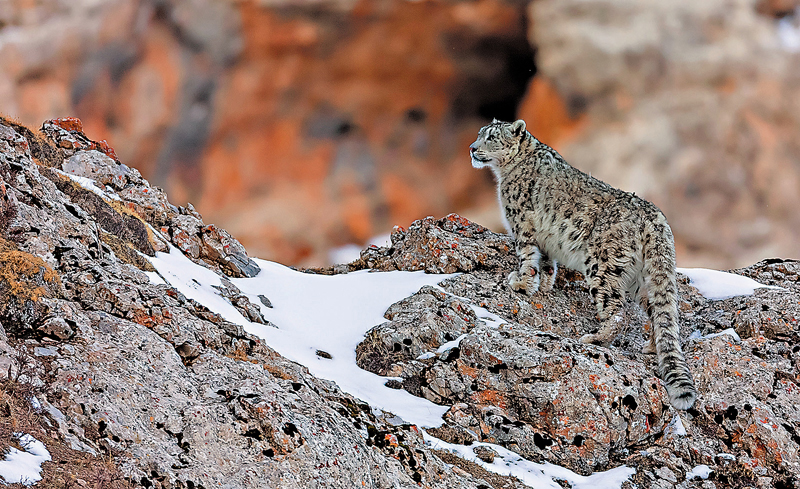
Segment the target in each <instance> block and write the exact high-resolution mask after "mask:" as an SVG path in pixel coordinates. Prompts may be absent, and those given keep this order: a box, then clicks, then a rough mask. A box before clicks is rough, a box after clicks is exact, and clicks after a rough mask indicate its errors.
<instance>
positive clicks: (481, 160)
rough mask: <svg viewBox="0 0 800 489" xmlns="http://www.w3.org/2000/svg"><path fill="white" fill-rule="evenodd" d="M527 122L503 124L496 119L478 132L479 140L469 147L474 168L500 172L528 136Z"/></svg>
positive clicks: (519, 121)
mask: <svg viewBox="0 0 800 489" xmlns="http://www.w3.org/2000/svg"><path fill="white" fill-rule="evenodd" d="M527 134H528V133H527V131H525V121H523V120H522V119H520V120H518V121H516V122H501V121H498V120H497V119H495V120H494V121H492V123H491V124H487V125H485V126H483V127H482V128H481V130H480V131H478V139H476V140H475V142H474V143H472V144H470V146H469V154H470V156H471V157H472V166H473V167H475V168H486V167H487V166H488V167H490V168H492V169H493V170H499V169H500V168H502V167H503V166H504V165H505V164H506V163H507V162H508V160H509V159H510V158H509V157H510V156H512V155H514V154H516V152H517V150H518V149H519V143H520V142H521V141H523V140H524V139H525V137H526V136H527Z"/></svg>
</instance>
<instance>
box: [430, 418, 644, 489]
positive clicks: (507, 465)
mask: <svg viewBox="0 0 800 489" xmlns="http://www.w3.org/2000/svg"><path fill="white" fill-rule="evenodd" d="M422 436H423V438H424V439H425V445H427V446H428V447H430V448H432V449H434V450H445V451H448V452H451V453H454V454H455V455H458V456H459V457H461V458H463V459H464V460H467V461H470V462H474V463H476V464H478V465H480V466H481V467H483V468H484V469H486V470H488V471H489V472H494V473H495V474H500V475H510V476H512V477H516V478H517V479H519V480H521V481H522V482H523V483H525V484H526V485H528V486H530V487H534V488H537V489H538V488H548V489H549V488H552V489H561V487H562V486H560V485H558V484H557V483H556V482H554V481H553V479H559V480H565V481H567V482H569V483H570V485H571V486H572V489H599V488H615V487H620V486H621V485H622V483H623V482H625V481H626V480H628V478H629V477H630V476H631V475H633V474H635V473H636V469H633V468H631V467H626V466H624V465H623V466H620V467H615V468H613V469H610V470H607V471H605V472H596V473H594V474H592V475H590V476H583V475H579V474H576V473H575V472H573V471H571V470H569V469H565V468H564V467H560V466H558V465H553V464H550V463H544V464H537V463H536V462H531V461H530V460H526V459H524V458H522V457H520V456H519V455H518V454H516V453H514V452H512V451H511V450H508V449H506V448H503V447H501V446H500V445H495V444H492V443H483V442H475V443H473V444H472V445H470V446H466V445H456V444H453V443H447V442H446V441H442V440H440V439H438V438H434V437H433V436H430V435H429V434H427V433H425V432H424V431H423V433H422ZM474 447H487V448H491V449H492V450H494V451H495V452H496V453H497V455H498V456H496V457H495V458H494V460H493V461H492V462H491V463H488V462H484V461H483V460H481V459H479V458H478V456H477V455H475V452H474V451H473V450H472V449H473V448H474Z"/></svg>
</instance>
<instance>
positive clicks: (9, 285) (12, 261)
mask: <svg viewBox="0 0 800 489" xmlns="http://www.w3.org/2000/svg"><path fill="white" fill-rule="evenodd" d="M0 250H1V251H0V286H4V288H5V290H4V293H5V294H7V295H8V296H9V298H14V299H16V300H18V301H22V302H27V301H37V300H39V298H40V297H42V296H44V295H49V291H48V290H47V289H46V288H45V285H48V284H49V285H50V287H49V288H50V289H56V290H57V289H60V288H61V278H60V277H59V276H58V274H57V273H56V272H55V271H54V270H53V269H52V268H50V267H49V266H48V265H47V263H45V262H44V260H42V259H41V258H39V257H38V256H34V255H31V254H30V253H25V252H24V251H19V250H17V249H16V247H15V246H13V244H12V243H10V242H9V241H6V240H4V239H2V238H0ZM4 302H7V301H4Z"/></svg>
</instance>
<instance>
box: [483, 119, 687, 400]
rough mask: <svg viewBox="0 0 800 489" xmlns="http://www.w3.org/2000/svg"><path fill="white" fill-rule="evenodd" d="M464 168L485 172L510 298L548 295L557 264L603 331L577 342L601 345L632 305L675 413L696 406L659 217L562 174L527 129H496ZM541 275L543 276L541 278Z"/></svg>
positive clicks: (575, 173) (668, 236) (640, 203)
mask: <svg viewBox="0 0 800 489" xmlns="http://www.w3.org/2000/svg"><path fill="white" fill-rule="evenodd" d="M470 154H471V156H472V166H474V167H475V168H486V167H488V168H491V169H492V171H493V172H494V174H495V177H496V179H497V184H498V185H497V187H498V198H499V200H500V207H501V209H502V210H503V214H504V218H505V220H506V227H507V228H508V231H509V232H510V233H511V234H512V236H513V237H514V239H515V240H516V251H517V256H518V257H519V269H518V270H515V271H514V272H512V273H511V275H510V276H509V277H508V280H509V284H510V286H511V288H512V289H514V290H516V291H519V292H523V293H527V294H528V295H531V294H533V293H535V292H537V291H538V290H542V291H547V290H550V289H551V288H552V286H553V282H554V279H555V275H556V270H557V264H558V263H560V264H562V265H564V266H566V267H569V268H572V269H574V270H578V271H580V272H581V273H583V274H584V276H585V277H586V281H587V283H588V285H589V292H590V294H591V295H592V298H593V299H594V301H595V303H596V305H597V318H598V319H599V320H600V322H601V327H600V330H599V331H598V332H597V333H596V334H589V335H585V336H584V337H582V338H581V341H583V342H586V343H597V344H601V345H605V346H607V345H609V344H610V343H611V341H612V340H613V339H614V337H615V336H616V334H617V326H618V322H617V321H615V320H614V316H615V315H616V314H617V312H618V311H619V309H620V307H621V306H622V303H623V301H624V300H625V297H626V296H629V297H631V298H638V300H639V303H640V304H641V305H642V307H643V308H644V309H645V311H647V314H648V316H650V320H651V323H652V325H653V328H652V329H653V333H652V334H651V335H650V339H649V342H648V344H647V346H645V351H646V352H649V353H653V352H655V353H656V355H657V358H658V366H659V374H660V376H661V378H662V379H663V380H664V384H665V385H666V388H667V393H668V394H669V398H670V402H671V403H672V405H673V406H675V407H676V408H678V409H688V408H690V407H691V406H692V405H693V404H694V401H695V399H696V397H697V391H696V390H695V387H694V383H693V380H692V374H691V372H690V371H689V367H688V366H687V365H686V360H685V358H684V356H683V351H682V350H681V344H680V339H679V328H678V309H677V284H676V276H675V245H674V241H673V237H672V230H671V229H670V227H669V224H667V219H666V217H664V214H663V213H662V212H661V211H660V210H659V209H658V208H657V207H656V206H655V205H653V204H651V203H650V202H648V201H646V200H644V199H640V198H639V197H637V196H635V195H634V194H632V193H629V192H624V191H622V190H618V189H615V188H614V187H612V186H610V185H608V184H606V183H603V182H601V181H600V180H597V179H596V178H593V177H591V176H590V175H587V174H585V173H583V172H581V171H579V170H577V169H575V168H573V167H572V166H570V165H569V164H568V163H567V162H566V161H564V159H563V158H562V157H561V155H559V154H558V153H557V152H556V151H555V150H553V149H552V148H550V147H549V146H547V145H545V144H542V143H541V142H539V141H538V140H536V138H534V137H533V136H532V135H531V134H530V133H529V132H527V131H526V130H525V121H522V120H518V121H516V122H513V123H507V122H499V121H494V122H492V123H491V124H489V125H487V126H485V127H483V128H482V129H481V130H480V132H479V134H478V139H477V141H475V142H474V143H473V144H472V145H471V146H470ZM541 272H543V273H541Z"/></svg>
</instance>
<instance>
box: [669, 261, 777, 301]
mask: <svg viewBox="0 0 800 489" xmlns="http://www.w3.org/2000/svg"><path fill="white" fill-rule="evenodd" d="M677 271H678V272H680V273H682V274H684V275H686V276H687V277H689V280H690V282H689V283H690V284H691V285H692V286H693V287H695V288H697V290H698V291H700V293H701V294H702V295H703V297H705V298H706V299H711V300H722V299H729V298H731V297H736V296H738V295H752V294H753V292H755V290H756V289H775V290H786V289H784V288H783V287H776V286H774V285H764V284H760V283H758V282H756V281H755V280H753V279H751V278H748V277H743V276H741V275H736V274H735V273H728V272H720V271H718V270H709V269H706V268H678V269H677Z"/></svg>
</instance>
